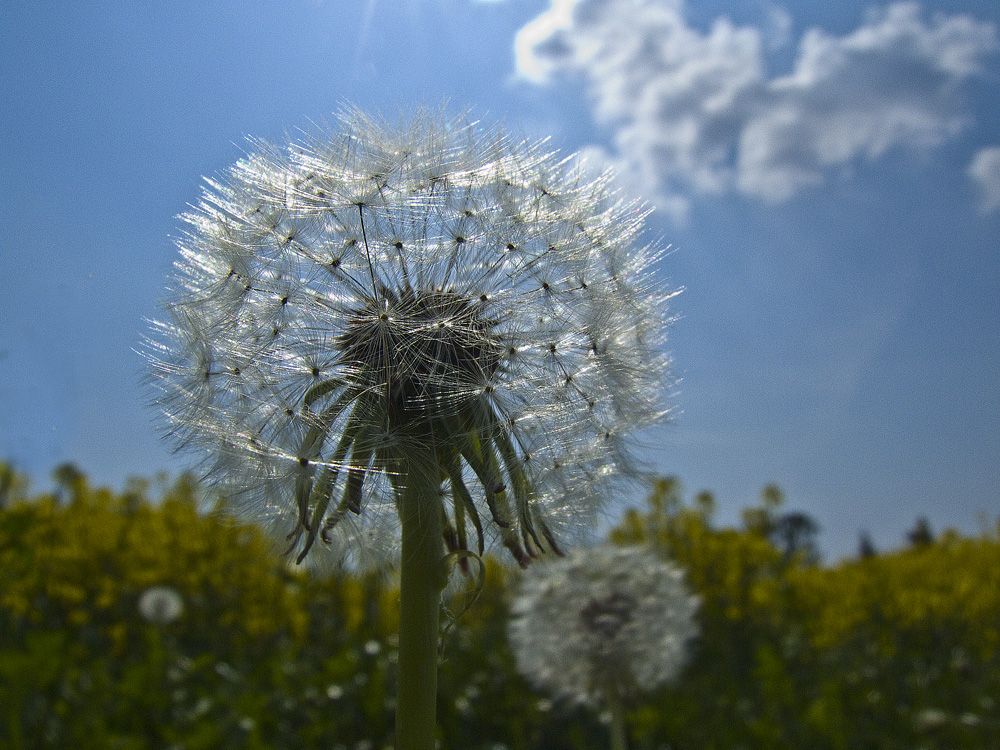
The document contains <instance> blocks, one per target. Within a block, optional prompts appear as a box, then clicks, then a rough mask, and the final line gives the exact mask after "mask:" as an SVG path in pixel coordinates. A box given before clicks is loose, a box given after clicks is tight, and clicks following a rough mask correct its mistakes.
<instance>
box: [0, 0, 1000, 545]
mask: <svg viewBox="0 0 1000 750" xmlns="http://www.w3.org/2000/svg"><path fill="white" fill-rule="evenodd" d="M0 14H2V16H3V18H4V23H3V24H2V25H0V45H2V49H3V50H4V53H3V56H2V59H0V87H2V99H0V101H2V105H0V160H2V162H0V169H2V172H0V174H2V182H0V216H2V217H3V218H4V220H6V221H7V222H8V224H7V227H6V229H5V231H4V232H2V233H0V269H2V273H0V456H2V457H5V458H7V459H9V460H12V461H13V462H14V463H15V465H17V466H18V467H19V468H21V469H22V470H24V471H26V472H28V473H29V474H30V475H31V476H32V477H33V478H34V480H35V486H38V487H46V486H48V482H49V480H48V474H49V472H50V471H51V469H52V468H53V467H54V466H55V465H57V464H59V463H62V462H65V461H73V462H75V463H76V464H78V465H79V466H80V467H81V468H83V469H84V470H85V471H86V472H87V473H88V474H89V475H90V476H92V477H93V478H94V479H95V480H96V481H98V482H101V483H106V484H110V485H112V486H116V487H120V486H121V485H122V482H123V481H124V479H125V478H126V477H128V476H131V475H146V476H148V475H152V474H153V473H155V472H156V471H158V470H161V469H166V470H168V471H170V472H177V471H179V470H181V469H183V468H184V466H185V465H186V463H185V460H184V459H182V458H179V457H177V456H173V455H171V454H170V452H169V449H168V445H167V444H166V443H165V442H163V441H162V440H161V439H160V438H159V436H158V433H157V430H156V427H155V413H154V411H153V410H152V409H151V408H150V407H149V405H148V403H147V401H148V397H149V395H150V394H149V392H148V391H146V390H145V389H144V388H143V387H142V386H141V384H140V379H141V377H142V374H143V373H144V371H145V365H144V363H143V361H142V359H141V358H140V357H139V356H138V355H137V354H135V353H134V347H136V346H138V345H139V342H140V340H141V338H142V336H143V335H144V334H145V332H146V331H147V330H148V325H147V323H146V320H147V319H149V318H154V317H156V316H157V315H158V301H159V299H160V298H161V296H162V294H163V289H164V284H165V280H166V278H167V276H168V274H169V273H170V268H171V264H172V262H173V260H174V257H175V253H176V250H175V248H174V246H173V244H172V240H171V236H173V235H175V234H177V233H178V232H179V231H180V224H179V222H178V221H177V220H176V218H175V217H176V216H177V214H179V213H181V212H183V211H184V210H185V208H186V206H187V204H188V203H189V202H194V201H195V200H196V199H197V197H198V193H199V190H200V184H201V177H202V176H203V175H205V176H211V175H216V174H218V173H219V172H220V171H221V170H223V169H225V168H226V167H227V166H228V165H229V164H231V163H232V162H233V161H235V160H236V159H238V158H239V157H240V156H241V155H242V154H243V153H244V149H245V136H255V137H262V138H269V139H273V140H277V141H281V140H284V139H285V138H286V136H287V135H288V134H291V135H292V136H294V135H295V134H296V133H297V132H298V131H299V130H300V129H309V128H310V127H312V125H311V124H312V123H318V122H323V121H330V120H332V119H333V113H334V112H335V111H336V110H337V109H338V108H340V107H341V106H342V105H343V104H345V103H354V104H357V105H359V106H360V107H362V108H364V109H368V110H378V111H381V112H383V113H384V114H386V115H388V116H390V117H392V116H393V115H394V114H395V113H399V112H405V111H407V110H409V109H411V108H412V107H414V106H419V105H432V106H437V105H439V104H441V103H442V102H445V101H447V102H448V103H449V105H450V106H451V107H452V108H453V109H455V110H456V111H461V110H463V109H466V108H471V109H472V111H473V113H474V114H475V115H476V116H477V117H479V118H480V119H483V120H485V121H487V122H495V121H498V120H499V121H503V122H505V123H507V124H508V126H510V127H511V128H513V129H515V130H517V131H519V132H522V133H524V134H525V135H527V136H529V137H544V136H551V138H552V142H553V144H554V145H555V146H557V147H559V148H560V149H561V150H564V151H566V152H573V151H585V152H586V153H587V154H588V156H589V158H591V159H593V160H594V161H595V162H597V163H608V164H612V165H615V166H616V167H617V168H618V169H619V170H620V172H621V175H622V184H623V185H624V187H625V189H626V190H628V191H631V192H634V193H637V194H639V195H643V196H645V197H646V198H647V199H649V200H650V201H652V202H653V203H654V204H655V206H656V208H657V211H656V212H655V214H654V217H653V219H652V220H651V222H650V228H649V231H650V235H649V238H650V239H651V240H656V241H662V242H663V243H664V244H667V243H669V244H670V245H671V246H672V247H673V252H672V253H671V254H669V255H668V256H667V257H665V258H664V259H663V261H662V262H661V264H660V268H659V272H660V273H662V274H663V278H664V279H665V280H666V281H667V282H668V283H669V284H671V285H672V286H674V287H684V292H683V293H682V294H681V295H680V296H679V297H678V298H677V300H676V304H675V307H674V311H675V312H676V313H677V314H678V315H679V319H678V321H677V322H676V323H675V325H674V327H673V329H672V330H671V344H670V349H671V351H672V353H673V356H674V359H675V362H676V373H677V375H678V376H679V377H680V378H681V383H680V385H679V387H678V388H677V390H676V392H675V394H674V396H673V404H674V406H675V411H674V419H673V421H672V422H671V423H669V424H667V425H665V426H663V427H661V428H657V429H656V430H655V431H654V432H652V433H651V434H649V435H648V436H646V437H647V440H646V442H647V445H648V448H647V450H646V453H645V455H646V456H647V457H648V459H649V461H650V462H651V463H652V464H653V466H654V467H655V468H656V469H657V470H658V471H660V472H662V473H668V474H676V475H678V476H679V477H680V478H681V479H682V481H683V482H684V484H685V486H686V488H687V490H688V491H689V492H690V493H694V492H696V491H698V490H701V489H710V490H712V491H713V492H715V494H716V497H717V499H718V502H719V505H720V515H721V520H723V521H733V520H735V519H736V518H737V516H738V512H739V510H740V509H741V508H742V507H744V506H745V505H747V504H748V503H750V502H752V501H753V500H754V499H755V498H756V497H757V495H758V493H759V491H760V489H761V487H762V486H763V485H765V484H767V483H770V482H774V483H777V484H778V485H780V486H781V487H782V488H783V489H784V490H785V493H786V496H787V498H788V501H789V505H790V506H791V507H793V508H797V509H801V510H804V511H806V512H808V513H810V514H811V515H813V516H814V517H815V518H816V519H817V520H818V521H819V522H820V524H821V526H822V527H823V533H822V536H821V545H822V547H823V549H824V551H825V552H826V553H827V556H828V557H832V558H835V557H837V556H839V555H841V554H847V553H850V552H852V551H853V550H854V548H855V546H856V541H857V535H858V532H859V531H860V530H862V529H867V530H869V531H870V532H871V534H872V536H873V538H874V540H875V542H876V546H880V547H883V548H885V547H890V546H896V545H897V544H899V543H900V542H902V540H903V537H904V534H905V532H906V530H907V529H908V528H910V527H911V526H912V525H913V522H914V520H915V518H916V517H918V516H921V515H923V516H927V517H928V518H929V519H930V521H931V524H932V526H933V527H934V528H935V529H941V528H943V527H945V526H953V527H957V528H959V529H962V530H965V531H969V532H973V531H976V530H977V529H978V528H979V527H980V522H981V520H982V519H983V518H986V519H989V523H991V524H992V523H993V522H995V521H996V519H997V516H998V515H1000V496H998V492H997V487H998V486H1000V469H998V466H1000V389H998V376H997V373H998V372H1000V315H998V312H997V309H998V300H1000V243H998V240H997V238H998V236H1000V38H998V37H1000V31H998V26H1000V5H998V4H996V3H994V2H987V1H986V0H965V1H961V0H947V1H945V0H938V1H936V2H923V3H915V4H913V3H911V4H905V3H897V4H890V5H878V6H876V5H869V4H866V3H858V2H853V0H850V1H848V2H840V3H816V2H799V3H785V4H776V3H769V2H763V0H761V1H759V2H749V3H747V2H739V3H737V2H733V1H730V2H723V1H722V0H705V1H704V2H698V3H694V2H690V3H687V4H685V3H683V2H679V1H676V2H671V1H669V0H660V1H658V2H653V1H652V0H650V1H649V2H644V3H637V2H634V1H633V0H578V1H576V2H574V1H573V0H559V1H558V2H554V3H553V2H548V0H544V1H543V0H539V1H537V2H535V1H529V0H506V2H489V3H487V2H473V1H472V0H395V1H393V2H390V1H389V0H380V1H375V0H369V1H367V2H360V1H359V2H332V1H331V0H328V1H327V2H320V1H319V0H311V1H310V0H282V1H281V2H278V1H277V0H275V1H273V2H251V1H248V0H240V1H239V2H237V1H236V0H229V1H226V2H222V1H218V2H211V1H209V2H205V1H203V0H200V1H199V2H182V1H180V0H177V1H176V2H171V3H157V2H148V1H147V2H138V1H136V0H131V1H130V2H97V1H95V2H89V3H70V2H49V3H29V2H11V1H10V0H4V1H3V2H2V3H0ZM629 500H630V501H631V502H635V503H637V502H639V501H640V500H641V497H640V496H638V495H637V496H636V497H635V498H631V499H626V501H629ZM623 505H624V501H623Z"/></svg>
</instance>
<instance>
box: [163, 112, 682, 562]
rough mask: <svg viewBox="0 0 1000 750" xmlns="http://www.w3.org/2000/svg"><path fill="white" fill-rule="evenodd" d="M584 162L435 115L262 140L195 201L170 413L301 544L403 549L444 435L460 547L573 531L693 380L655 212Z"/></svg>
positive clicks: (179, 430) (175, 320) (245, 496)
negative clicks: (682, 370) (676, 343)
mask: <svg viewBox="0 0 1000 750" xmlns="http://www.w3.org/2000/svg"><path fill="white" fill-rule="evenodd" d="M573 164H574V163H573V162H572V161H569V160H562V159H560V158H558V157H556V156H555V155H553V154H551V153H548V152H546V151H545V150H544V148H543V145H542V144H538V143H527V142H523V141H518V140H512V139H510V138H509V137H507V136H506V135H504V134H503V133H502V132H495V131H483V130H481V129H479V128H478V127H476V126H475V125H474V124H470V123H468V122H466V121H464V120H461V119H449V118H447V117H443V116H438V115H434V114H428V113H422V114H418V115H417V116H415V117H414V118H413V119H412V121H410V122H409V123H408V124H406V125H404V126H403V127H400V128H392V127H389V126H387V125H386V124H384V123H383V122H380V121H376V120H373V119H371V118H369V117H366V116H365V115H363V114H361V113H360V112H357V111H353V110H352V111H349V112H346V113H345V114H343V115H342V117H341V123H340V128H339V130H335V131H329V132H323V133H320V134H318V135H316V136H315V137H313V138H311V139H309V140H306V141H303V142H296V143H292V144H291V145H289V146H287V147H284V148H278V147H273V146H268V145H264V144H258V146H257V148H256V150H255V151H254V152H253V153H251V154H250V155H249V156H247V157H246V158H245V159H243V160H241V161H240V162H238V163H237V164H236V165H235V166H233V167H232V168H231V169H230V170H229V171H228V172H227V173H226V174H225V176H224V177H223V178H222V179H220V180H217V181H214V180H213V181H209V182H208V186H207V188H206V189H205V192H204V195H203V197H202V199H201V201H200V203H199V204H198V206H197V207H196V208H195V209H193V210H192V211H191V212H190V213H188V214H186V215H185V216H184V217H183V218H184V219H185V221H186V222H187V223H188V225H189V230H188V232H187V234H186V235H185V236H184V237H182V238H181V239H180V240H179V241H178V244H179V245H180V249H181V259H180V260H179V261H178V263H177V273H176V277H175V279H174V282H173V284H172V290H171V292H170V295H169V298H168V301H167V303H166V308H167V310H168V313H169V317H168V319H167V320H164V321H161V322H159V323H156V324H155V328H156V333H155V334H154V336H153V338H152V340H151V342H150V346H149V348H148V354H149V358H150V360H151V363H152V369H153V374H152V381H153V383H154V384H155V385H156V386H157V387H158V388H159V390H160V394H159V396H158V404H159V406H160V407H161V409H162V410H163V412H164V413H165V415H166V418H167V429H166V431H167V432H168V433H169V435H170V437H171V438H172V439H173V440H175V442H176V444H177V445H178V446H179V447H180V448H184V449H187V450H190V451H193V452H194V453H196V454H197V455H198V456H199V457H200V459H201V461H202V463H203V465H204V467H203V468H204V473H205V476H206V478H207V479H208V480H209V481H210V482H212V483H214V484H215V485H216V486H217V487H218V488H219V489H220V490H221V492H222V494H223V496H224V497H225V498H226V499H227V500H228V501H229V503H230V504H231V506H232V507H233V508H234V509H235V510H236V511H237V512H240V513H242V514H243V515H245V516H246V517H248V518H249V519H251V520H253V521H257V522H261V523H263V524H264V525H265V526H267V527H270V528H271V529H272V530H273V531H274V532H275V533H276V534H279V535H281V536H287V537H288V539H289V540H290V548H289V549H290V551H295V552H297V557H298V559H299V560H301V559H303V558H304V557H305V554H306V552H308V551H309V549H310V548H311V547H313V544H314V542H315V541H317V540H319V541H322V542H324V543H325V546H327V547H328V548H330V549H331V550H332V551H333V552H334V553H335V554H336V557H337V559H347V560H349V561H353V562H355V563H362V562H371V561H375V562H382V561H384V560H386V559H391V558H392V555H393V554H394V553H395V552H396V550H397V543H398V527H399V523H398V518H397V512H396V507H395V504H396V502H397V498H398V497H400V496H401V489H402V486H403V485H404V484H405V482H406V470H405V469H404V468H403V467H404V466H405V464H406V458H407V456H408V455H409V454H410V453H411V452H412V451H413V449H414V448H420V449H421V450H427V449H428V447H429V446H430V447H432V448H433V451H434V456H435V461H436V462H437V468H436V469H435V470H434V471H436V472H437V474H439V475H440V477H438V476H434V477H432V479H433V481H434V483H439V484H440V494H441V498H442V514H443V518H444V528H445V533H444V540H443V541H444V544H445V545H446V547H447V549H449V550H452V551H455V550H465V549H470V548H473V547H476V546H478V549H479V551H480V552H481V551H482V549H483V547H484V544H485V543H486V542H489V541H491V540H493V539H499V540H500V541H501V542H502V543H503V544H504V545H505V546H506V547H507V548H508V549H509V550H510V551H511V553H512V554H513V555H514V557H515V558H516V559H517V560H518V562H520V563H521V564H522V565H524V564H526V563H527V562H528V560H530V559H531V558H532V557H534V556H537V555H538V554H539V552H541V551H544V550H545V549H547V548H549V549H551V548H556V549H558V547H557V545H558V542H557V539H558V538H560V537H561V536H562V535H563V534H564V533H566V532H567V531H570V530H572V529H573V528H576V527H580V526H582V525H585V524H587V523H589V522H590V521H591V520H592V518H593V516H594V513H595V511H596V510H597V509H598V508H599V506H600V505H601V503H602V501H603V500H604V499H605V498H607V497H608V496H609V495H610V494H611V493H612V492H613V491H614V489H613V488H614V486H615V481H616V478H621V477H623V476H627V475H628V474H629V473H630V471H631V470H632V459H631V458H630V454H629V450H628V448H629V438H628V433H629V432H630V431H632V430H634V429H636V428H641V427H642V426H644V425H648V424H650V423H651V422H652V421H654V420H656V419H658V418H659V417H661V416H662V415H663V414H664V413H665V408H664V405H663V400H662V398H663V393H664V386H665V385H666V380H667V377H668V361H667V358H666V356H665V355H664V353H663V352H662V344H663V337H664V325H665V320H666V300H667V299H668V298H669V296H670V295H669V294H668V293H666V292H664V291H663V289H662V287H661V285H660V284H658V283H657V282H655V281H654V278H653V275H652V264H653V263H654V261H655V260H656V258H657V257H658V253H657V252H656V251H653V250H651V249H649V248H647V247H644V246H640V245H639V244H637V239H638V235H639V233H640V230H641V228H642V225H643V220H644V217H645V213H646V211H645V209H644V208H643V207H642V206H639V205H636V204H632V203H622V202H620V201H618V200H617V199H616V198H615V195H614V193H613V191H612V190H611V188H610V185H609V179H610V178H609V176H607V175H605V176H604V177H601V178H599V179H596V180H593V179H587V178H585V177H584V176H583V173H582V172H581V171H580V170H578V169H577V168H575V167H574V166H573ZM438 480H440V481H438ZM490 521H492V523H490ZM484 539H485V541H484Z"/></svg>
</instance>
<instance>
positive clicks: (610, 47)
mask: <svg viewBox="0 0 1000 750" xmlns="http://www.w3.org/2000/svg"><path fill="white" fill-rule="evenodd" d="M771 17H772V21H771V23H770V24H767V23H765V27H764V28H760V29H758V28H757V27H753V26H744V27H737V26H735V25H734V24H733V23H732V22H731V21H729V20H728V19H726V18H724V17H720V18H717V19H716V20H715V22H714V23H713V24H712V25H711V27H710V28H709V29H708V30H707V31H704V32H703V31H701V30H699V29H696V28H694V27H692V26H690V25H689V24H688V22H687V20H686V17H685V10H684V3H683V0H645V1H638V2H637V1H636V0H552V6H551V8H550V9H549V10H548V11H547V12H545V13H543V14H542V15H541V16H539V17H537V18H536V19H535V20H533V21H532V22H530V23H529V24H528V25H526V26H525V27H524V28H522V29H521V31H520V32H519V34H518V37H517V41H516V53H517V64H518V71H519V73H520V75H521V76H522V77H524V78H525V79H527V80H529V81H531V82H533V83H536V84H545V83H549V82H553V81H556V80H558V79H560V78H562V77H565V76H577V77H580V78H582V80H583V81H584V82H585V84H586V86H587V88H588V90H589V93H590V95H591V97H592V101H593V104H594V112H595V116H596V118H597V119H598V120H599V121H600V122H602V123H604V124H605V125H607V126H610V127H611V128H612V129H613V132H614V146H615V151H616V153H614V154H612V155H610V156H609V158H610V159H611V160H612V161H614V162H617V163H619V164H620V165H622V166H625V167H626V168H627V169H629V170H630V171H632V172H633V173H634V174H635V175H637V176H638V177H637V179H639V180H640V181H641V182H642V183H643V185H644V186H645V188H646V191H647V192H651V193H652V194H654V195H655V196H657V198H656V200H657V201H658V202H661V203H662V202H664V201H666V202H668V204H669V205H671V206H673V207H674V208H675V209H676V208H677V206H678V205H683V203H684V201H685V200H686V196H689V195H691V194H692V193H694V194H723V193H728V192H740V193H743V194H746V195H749V196H754V197H757V198H760V199H762V200H765V201H768V202H780V201H783V200H787V199H788V198H790V197H791V196H793V195H794V194H796V193H797V192H799V191H800V190H802V189H803V188H805V187H807V186H810V185H815V184H818V183H820V182H822V181H823V180H824V179H826V178H827V177H828V176H829V174H830V173H831V171H833V170H836V169H838V168H844V167H848V166H849V165H850V164H851V163H852V162H853V161H855V160H856V159H858V158H876V157H878V156H879V155H881V154H883V153H884V152H886V151H887V150H889V149H891V148H896V147H911V148H925V147H929V146H933V145H935V144H938V143H940V142H942V141H944V140H946V139H947V138H949V137H951V136H953V135H954V134H955V133H957V132H958V131H959V130H960V129H961V128H962V127H963V126H964V125H965V124H966V122H967V115H966V113H965V109H966V108H965V106H964V104H963V100H962V86H961V85H962V84H963V83H964V82H965V81H966V80H967V79H968V78H970V77H971V76H973V75H975V74H976V73H978V72H979V71H980V69H981V66H982V61H983V58H984V57H985V56H986V55H987V54H989V53H990V52H992V51H993V50H995V49H996V47H997V34H996V29H995V28H994V27H993V26H992V25H991V24H989V23H982V22H979V21H976V20H975V19H972V18H970V17H968V16H944V15H937V16H935V17H933V18H932V19H930V20H925V19H924V18H923V15H922V13H921V10H920V7H919V6H918V5H917V4H915V3H896V4H894V5H890V6H889V7H888V8H885V9H883V10H879V11H872V12H871V13H870V15H869V16H868V17H867V18H866V19H865V21H864V23H863V24H862V25H861V26H859V27H858V28H857V29H856V30H855V31H853V32H852V33H850V34H847V35H845V36H834V35H831V34H828V33H826V32H824V31H822V30H819V29H811V30H809V31H807V32H806V33H805V34H804V35H803V36H802V38H801V40H800V41H799V44H798V49H797V55H796V59H795V62H794V65H793V68H792V71H791V72H790V73H789V74H787V75H783V76H777V77H772V76H769V75H768V73H767V69H766V60H765V53H766V51H767V49H768V48H769V47H773V46H774V36H775V35H774V31H773V28H774V26H775V25H777V26H779V27H781V28H784V29H785V30H786V31H787V29H788V27H789V25H790V24H789V22H788V19H787V15H785V14H783V12H782V11H781V10H780V9H779V8H777V7H773V8H772V9H771ZM773 19H778V20H777V21H775V20H773ZM768 27H770V28H768Z"/></svg>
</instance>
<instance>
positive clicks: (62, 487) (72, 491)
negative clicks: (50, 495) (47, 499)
mask: <svg viewBox="0 0 1000 750" xmlns="http://www.w3.org/2000/svg"><path fill="white" fill-rule="evenodd" d="M52 480H53V481H54V482H55V483H56V499H57V500H59V502H66V500H67V499H70V500H75V499H76V498H78V497H80V495H81V493H82V491H83V489H84V488H85V487H86V486H87V477H86V476H84V473H83V472H82V471H80V470H79V469H78V468H77V467H76V465H75V464H73V463H69V462H67V463H64V464H60V465H59V466H57V467H56V468H55V469H53V470H52Z"/></svg>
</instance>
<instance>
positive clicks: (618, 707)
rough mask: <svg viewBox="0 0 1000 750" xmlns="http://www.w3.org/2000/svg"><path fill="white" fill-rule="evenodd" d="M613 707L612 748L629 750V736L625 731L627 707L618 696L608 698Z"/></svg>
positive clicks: (610, 707)
mask: <svg viewBox="0 0 1000 750" xmlns="http://www.w3.org/2000/svg"><path fill="white" fill-rule="evenodd" d="M608 708H609V709H611V727H610V732H611V750H628V736H627V734H626V732H625V707H624V706H622V702H621V699H620V698H618V697H617V696H615V697H612V698H609V699H608Z"/></svg>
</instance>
